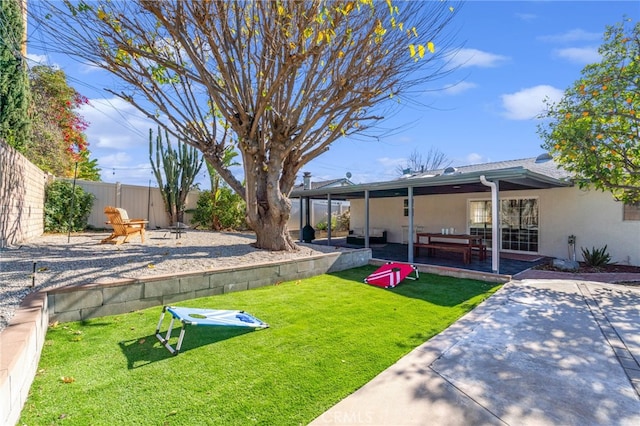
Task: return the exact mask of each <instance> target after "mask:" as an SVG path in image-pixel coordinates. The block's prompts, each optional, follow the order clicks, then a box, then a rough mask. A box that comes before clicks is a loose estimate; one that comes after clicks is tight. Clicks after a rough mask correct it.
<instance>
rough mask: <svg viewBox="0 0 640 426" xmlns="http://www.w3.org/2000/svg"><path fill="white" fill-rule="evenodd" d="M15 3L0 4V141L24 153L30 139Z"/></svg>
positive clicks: (20, 26) (11, 0)
mask: <svg viewBox="0 0 640 426" xmlns="http://www.w3.org/2000/svg"><path fill="white" fill-rule="evenodd" d="M22 34H23V21H22V13H21V10H20V4H19V0H0V139H4V140H5V141H6V142H7V143H8V144H9V145H11V146H13V147H14V148H16V149H17V150H18V151H24V149H25V146H26V144H27V143H28V141H29V139H30V128H29V116H28V112H29V80H28V77H27V67H26V62H25V59H24V58H23V57H22V54H21V51H20V47H21V43H22Z"/></svg>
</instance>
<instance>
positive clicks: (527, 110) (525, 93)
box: [501, 85, 564, 120]
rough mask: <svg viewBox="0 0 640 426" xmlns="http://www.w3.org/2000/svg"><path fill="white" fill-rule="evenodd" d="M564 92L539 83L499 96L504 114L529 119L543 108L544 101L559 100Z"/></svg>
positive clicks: (508, 116) (515, 118) (513, 118)
mask: <svg viewBox="0 0 640 426" xmlns="http://www.w3.org/2000/svg"><path fill="white" fill-rule="evenodd" d="M563 94H564V92H563V91H562V90H560V89H557V88H555V87H553V86H548V85H539V86H534V87H529V88H526V89H522V90H520V91H518V92H515V93H509V94H505V95H502V96H501V99H502V106H503V108H504V116H505V117H507V118H509V119H511V120H530V119H532V118H535V117H536V116H538V115H539V114H541V113H542V112H543V111H544V109H545V104H544V101H545V99H548V100H549V101H551V102H557V101H559V100H560V99H561V98H562V96H563Z"/></svg>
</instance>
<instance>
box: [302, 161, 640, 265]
mask: <svg viewBox="0 0 640 426" xmlns="http://www.w3.org/2000/svg"><path fill="white" fill-rule="evenodd" d="M291 197H292V198H298V197H302V198H301V199H304V198H310V199H327V200H329V202H330V201H331V200H349V201H350V203H351V225H350V227H351V229H364V230H365V232H367V231H366V230H367V229H369V230H370V229H374V228H375V229H377V230H381V229H382V230H385V231H386V235H387V240H388V242H390V243H404V244H407V246H408V259H409V261H410V262H412V261H413V244H414V243H415V233H416V232H433V233H439V232H443V231H445V230H446V231H447V232H449V231H452V232H454V233H464V234H469V235H480V236H482V237H483V239H484V241H485V243H486V246H487V248H488V249H489V250H491V251H492V253H496V252H503V253H504V252H514V253H526V254H536V255H541V256H550V257H556V258H563V259H572V258H573V257H574V253H576V255H575V259H576V260H579V261H580V260H582V254H581V248H587V249H592V248H602V247H604V246H605V245H606V246H607V252H608V253H609V254H610V255H611V257H612V261H613V262H616V263H621V264H631V265H636V266H638V265H640V204H633V205H629V204H625V203H622V202H619V201H616V200H614V198H613V196H612V195H611V193H609V192H602V191H598V190H595V189H591V190H585V189H580V188H579V187H578V186H577V185H574V183H573V181H572V179H571V176H570V174H569V173H568V172H567V171H565V170H563V169H562V168H561V167H559V166H558V164H557V163H556V162H555V161H554V160H553V159H552V157H551V156H550V155H549V154H542V155H540V156H538V157H536V158H527V159H521V160H511V161H500V162H494V163H486V164H476V165H470V166H462V167H447V168H446V169H442V170H432V171H429V172H425V173H419V174H413V175H410V176H403V177H402V178H399V179H396V180H392V181H386V182H374V183H366V184H360V185H353V186H351V185H350V186H348V187H329V188H320V189H312V188H310V189H296V190H294V191H293V192H292V194H291ZM294 204H295V201H294ZM494 223H499V224H500V226H498V227H495V226H493V224H494ZM451 228H453V229H451ZM409 229H411V230H413V232H412V236H413V238H409V237H408V233H409V232H408V230H409ZM572 242H574V244H571V243H572ZM367 243H368V242H367V241H365V246H368V244H367ZM491 257H492V262H494V263H493V268H492V269H493V270H494V271H495V272H497V271H498V265H499V263H498V262H499V256H491Z"/></svg>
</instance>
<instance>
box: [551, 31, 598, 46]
mask: <svg viewBox="0 0 640 426" xmlns="http://www.w3.org/2000/svg"><path fill="white" fill-rule="evenodd" d="M601 38H602V33H590V32H588V31H585V30H581V29H579V28H576V29H573V30H570V31H567V32H565V33H562V34H554V35H545V36H540V37H538V40H542V41H546V42H549V43H573V42H576V41H594V40H600V39H601Z"/></svg>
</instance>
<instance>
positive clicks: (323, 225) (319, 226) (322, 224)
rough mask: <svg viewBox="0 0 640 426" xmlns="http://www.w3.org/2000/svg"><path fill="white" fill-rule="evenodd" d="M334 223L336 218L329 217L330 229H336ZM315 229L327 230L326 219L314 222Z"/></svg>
mask: <svg viewBox="0 0 640 426" xmlns="http://www.w3.org/2000/svg"><path fill="white" fill-rule="evenodd" d="M336 224H337V220H336V218H335V216H334V217H332V218H331V229H332V230H334V231H335V230H336ZM315 229H316V231H326V230H327V220H326V219H324V220H322V221H321V222H318V223H316V226H315Z"/></svg>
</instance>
